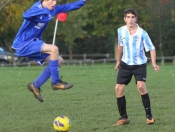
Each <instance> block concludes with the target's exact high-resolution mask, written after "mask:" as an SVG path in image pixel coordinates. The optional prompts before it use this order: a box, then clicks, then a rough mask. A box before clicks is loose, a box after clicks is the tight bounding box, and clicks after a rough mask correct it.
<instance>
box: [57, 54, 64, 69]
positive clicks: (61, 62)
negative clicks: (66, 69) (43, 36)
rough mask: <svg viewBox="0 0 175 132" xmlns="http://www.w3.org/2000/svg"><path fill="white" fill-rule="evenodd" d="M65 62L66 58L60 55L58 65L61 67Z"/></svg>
mask: <svg viewBox="0 0 175 132" xmlns="http://www.w3.org/2000/svg"><path fill="white" fill-rule="evenodd" d="M63 63H64V59H63V58H62V57H61V56H58V65H59V67H61V66H62V65H63Z"/></svg>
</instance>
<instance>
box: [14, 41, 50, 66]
mask: <svg viewBox="0 0 175 132" xmlns="http://www.w3.org/2000/svg"><path fill="white" fill-rule="evenodd" d="M43 44H44V42H43V41H42V40H38V39H34V40H32V41H30V42H29V43H28V44H27V45H25V46H24V47H22V48H20V49H16V53H17V54H18V56H21V57H28V58H30V59H33V60H35V61H36V62H38V63H39V64H40V65H43V64H44V62H45V59H46V58H47V57H48V56H49V54H46V53H42V52H41V51H42V46H43Z"/></svg>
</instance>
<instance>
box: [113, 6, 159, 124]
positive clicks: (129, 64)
mask: <svg viewBox="0 0 175 132" xmlns="http://www.w3.org/2000/svg"><path fill="white" fill-rule="evenodd" d="M137 18H138V14H137V11H136V10H135V9H133V8H128V9H126V10H125V11H124V21H125V23H126V25H124V26H122V27H120V28H118V31H117V33H118V50H117V55H118V56H117V62H116V65H115V67H114V69H115V70H118V69H119V71H118V75H117V83H116V85H115V93H116V98H117V106H118V111H119V114H120V118H119V120H118V121H117V122H116V123H115V124H114V126H119V125H125V124H129V122H130V120H129V118H128V115H127V111H126V99H125V94H124V90H125V86H126V85H128V84H129V82H130V81H131V78H132V76H133V75H134V77H135V82H136V84H137V89H138V91H139V93H140V95H141V99H142V103H143V106H144V109H145V113H146V123H147V124H154V122H155V120H154V118H153V116H152V112H151V106H150V98H149V94H148V91H147V88H146V63H147V57H146V55H145V51H146V52H148V51H149V52H150V56H151V62H152V66H153V68H154V70H155V71H156V72H157V71H158V70H159V66H158V65H157V64H156V51H155V47H154V45H153V43H152V41H151V39H150V37H149V35H148V33H147V32H146V31H145V30H143V29H142V28H141V27H139V25H138V24H137V23H136V22H137Z"/></svg>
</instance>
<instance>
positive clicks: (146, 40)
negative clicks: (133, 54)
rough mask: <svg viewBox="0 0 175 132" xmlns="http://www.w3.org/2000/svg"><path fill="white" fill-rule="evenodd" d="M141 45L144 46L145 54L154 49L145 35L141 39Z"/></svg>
mask: <svg viewBox="0 0 175 132" xmlns="http://www.w3.org/2000/svg"><path fill="white" fill-rule="evenodd" d="M143 44H144V48H145V51H146V52H148V51H150V50H153V49H155V47H154V45H153V43H152V41H151V39H150V37H149V35H148V34H147V33H146V35H145V37H144V39H143Z"/></svg>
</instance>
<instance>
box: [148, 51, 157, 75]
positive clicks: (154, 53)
mask: <svg viewBox="0 0 175 132" xmlns="http://www.w3.org/2000/svg"><path fill="white" fill-rule="evenodd" d="M150 56H151V62H152V66H153V67H154V70H155V71H156V72H157V71H158V70H159V66H158V65H157V64H156V50H155V49H153V50H151V51H150Z"/></svg>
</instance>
